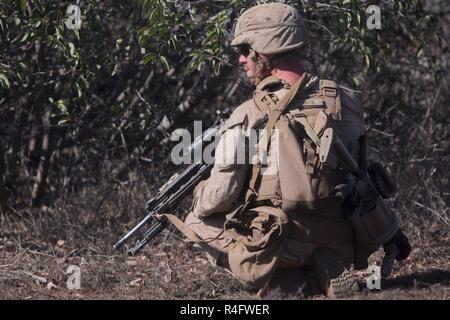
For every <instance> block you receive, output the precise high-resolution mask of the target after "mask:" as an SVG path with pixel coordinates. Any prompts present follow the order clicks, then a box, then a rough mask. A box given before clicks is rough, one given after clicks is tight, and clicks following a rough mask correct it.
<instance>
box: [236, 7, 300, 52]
mask: <svg viewBox="0 0 450 320" xmlns="http://www.w3.org/2000/svg"><path fill="white" fill-rule="evenodd" d="M307 33H308V32H307V31H306V26H305V23H304V21H303V18H302V16H301V15H300V13H299V12H298V11H297V10H296V9H295V8H293V7H291V6H288V5H286V4H282V3H266V4H260V5H257V6H254V7H252V8H250V9H248V10H246V11H244V13H243V14H242V15H241V16H240V17H239V19H238V21H237V24H236V28H235V31H234V39H233V41H232V42H231V45H232V46H240V45H244V44H247V45H250V47H251V48H252V49H253V50H255V51H256V52H258V53H261V54H266V55H269V54H280V53H284V52H288V51H291V50H294V49H298V48H301V47H303V46H304V45H306V43H307V39H308V35H307Z"/></svg>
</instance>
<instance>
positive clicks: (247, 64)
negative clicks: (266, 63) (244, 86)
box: [238, 45, 256, 84]
mask: <svg viewBox="0 0 450 320" xmlns="http://www.w3.org/2000/svg"><path fill="white" fill-rule="evenodd" d="M238 50H239V52H240V57H239V63H240V64H242V66H243V67H244V71H245V74H246V75H247V78H248V79H249V80H250V82H251V83H252V84H255V82H256V64H255V55H256V52H255V51H254V50H252V49H251V48H250V46H249V45H241V46H239V47H238Z"/></svg>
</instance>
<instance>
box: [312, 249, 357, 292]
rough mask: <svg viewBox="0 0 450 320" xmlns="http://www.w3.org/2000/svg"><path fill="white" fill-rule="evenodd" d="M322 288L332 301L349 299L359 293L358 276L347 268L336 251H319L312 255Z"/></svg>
mask: <svg viewBox="0 0 450 320" xmlns="http://www.w3.org/2000/svg"><path fill="white" fill-rule="evenodd" d="M312 261H313V265H314V269H315V271H316V272H317V276H318V281H319V285H320V288H321V289H322V291H323V292H324V293H325V294H326V296H327V297H328V298H330V299H339V298H344V297H348V296H350V295H352V294H354V293H355V292H357V291H359V286H358V282H357V278H356V276H355V275H354V274H353V273H352V272H351V271H350V270H348V269H346V268H345V266H344V264H343V263H342V261H341V259H340V258H339V256H338V254H337V253H336V251H334V250H332V249H329V248H320V249H317V250H316V251H315V252H314V253H313V255H312Z"/></svg>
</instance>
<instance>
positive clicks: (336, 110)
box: [320, 79, 342, 121]
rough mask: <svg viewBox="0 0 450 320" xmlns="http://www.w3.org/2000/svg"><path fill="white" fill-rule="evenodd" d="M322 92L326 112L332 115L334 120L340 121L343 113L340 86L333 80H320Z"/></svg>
mask: <svg viewBox="0 0 450 320" xmlns="http://www.w3.org/2000/svg"><path fill="white" fill-rule="evenodd" d="M320 93H321V94H322V96H323V100H324V101H325V104H326V107H327V109H326V113H327V114H329V115H331V118H333V119H334V120H337V121H340V120H341V119H342V114H341V98H340V96H339V88H338V86H337V84H336V82H334V81H331V80H325V79H323V80H320Z"/></svg>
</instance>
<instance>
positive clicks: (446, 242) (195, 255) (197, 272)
mask: <svg viewBox="0 0 450 320" xmlns="http://www.w3.org/2000/svg"><path fill="white" fill-rule="evenodd" d="M58 214H59V215H58V216H56V215H55V213H54V214H53V216H50V217H48V218H47V219H48V220H47V222H48V223H50V225H52V226H53V228H55V229H54V230H53V237H52V236H50V237H48V236H47V237H44V236H43V235H48V234H49V233H51V232H52V231H51V230H48V229H45V228H43V226H44V225H45V224H42V222H41V220H42V217H41V219H31V218H23V219H21V220H15V221H14V219H3V221H2V224H1V226H2V228H1V235H0V299H255V298H256V296H255V292H251V291H247V290H245V288H244V287H243V286H242V285H241V284H240V283H239V282H238V281H237V280H236V279H234V278H233V276H232V275H230V274H229V273H228V272H226V271H224V270H222V269H219V268H214V267H212V266H210V264H209V263H208V261H207V259H206V258H205V257H204V256H203V254H202V253H201V252H199V251H196V250H195V249H193V248H192V247H191V246H190V245H189V244H187V243H185V242H183V241H182V240H181V239H180V237H179V236H178V235H177V234H174V232H173V231H170V230H167V231H164V232H163V233H162V234H161V235H160V236H159V237H158V239H157V241H156V243H153V244H151V245H147V247H146V248H145V249H144V250H143V251H141V253H140V254H139V255H137V256H134V257H129V256H127V255H126V254H125V253H119V252H115V251H113V250H112V248H111V244H112V243H113V242H114V240H117V235H118V234H117V235H114V234H111V233H109V232H107V230H97V231H95V230H94V229H95V228H93V230H91V229H89V227H88V226H89V224H91V225H92V221H91V222H89V221H85V226H84V227H83V226H80V225H77V224H73V225H72V226H70V223H69V222H68V221H65V222H61V221H60V220H61V213H60V212H59V213H58ZM52 219H54V220H52ZM18 221H20V222H18ZM56 221H59V222H60V226H59V227H60V228H62V229H58V228H57V225H58V224H57V223H56ZM65 228H66V229H65ZM83 228H86V233H83ZM64 229H65V230H66V234H64V233H62V232H61V230H64ZM105 229H107V228H105ZM428 231H429V230H428ZM77 234H78V238H82V239H83V240H82V241H81V240H79V241H77V240H76V239H77ZM428 238H429V239H421V238H420V237H416V236H414V235H413V239H414V241H413V246H414V249H413V252H412V254H411V255H410V257H409V258H408V259H407V260H406V261H404V262H401V263H397V264H396V265H395V269H394V272H393V274H392V275H391V277H389V278H387V279H383V280H382V282H381V290H368V289H367V288H366V281H365V280H366V278H367V276H364V274H363V273H361V272H360V273H359V276H360V277H359V278H360V282H361V283H360V285H361V288H362V290H361V292H360V293H357V294H355V295H354V296H352V297H350V299H389V300H393V299H444V300H445V299H449V298H450V261H449V257H450V238H449V237H448V232H447V233H445V232H444V233H442V232H438V234H436V237H435V238H434V239H433V237H432V236H431V237H428ZM381 257H382V251H379V252H377V253H375V254H374V255H373V256H372V259H371V260H372V261H371V263H372V264H378V265H379V264H380V261H381ZM70 266H72V267H70ZM73 266H75V269H76V267H79V268H80V269H79V271H80V275H81V277H80V283H79V284H80V289H74V290H70V289H69V287H68V283H69V286H70V285H71V284H72V287H74V286H75V287H76V282H74V281H73V279H74V278H73V277H72V276H74V275H75V274H76V271H77V270H75V269H73V268H74V267H73ZM70 268H72V269H70ZM74 270H75V271H74ZM275 298H276V297H275ZM292 298H295V297H292ZM307 299H324V297H323V296H312V297H308V298H307Z"/></svg>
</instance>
